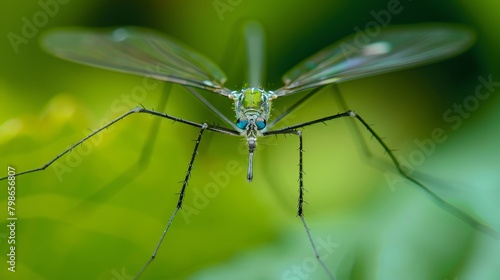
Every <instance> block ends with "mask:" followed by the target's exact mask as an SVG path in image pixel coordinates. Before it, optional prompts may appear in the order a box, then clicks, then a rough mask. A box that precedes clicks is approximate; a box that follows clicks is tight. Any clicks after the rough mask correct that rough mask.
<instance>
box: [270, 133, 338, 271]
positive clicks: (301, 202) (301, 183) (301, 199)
mask: <svg viewBox="0 0 500 280" xmlns="http://www.w3.org/2000/svg"><path fill="white" fill-rule="evenodd" d="M272 134H275V135H277V134H295V135H297V136H298V137H299V199H298V205H297V215H298V216H299V217H300V220H301V221H302V224H303V225H304V229H305V230H306V233H307V237H308V238H309V242H310V243H311V247H312V249H313V251H314V256H315V257H316V259H317V260H318V262H319V263H320V265H321V266H322V267H323V269H324V270H325V272H326V273H327V274H328V278H329V279H330V280H335V277H333V274H332V272H331V271H330V270H329V269H328V267H327V266H326V264H325V263H324V262H323V260H322V259H321V257H320V255H319V253H318V250H317V249H316V244H315V243H314V241H313V239H312V236H311V230H310V229H309V227H308V226H307V223H306V220H305V218H304V208H303V206H304V164H303V153H304V149H303V147H304V146H303V141H302V132H301V131H300V130H295V129H289V130H288V129H285V130H278V131H274V133H272Z"/></svg>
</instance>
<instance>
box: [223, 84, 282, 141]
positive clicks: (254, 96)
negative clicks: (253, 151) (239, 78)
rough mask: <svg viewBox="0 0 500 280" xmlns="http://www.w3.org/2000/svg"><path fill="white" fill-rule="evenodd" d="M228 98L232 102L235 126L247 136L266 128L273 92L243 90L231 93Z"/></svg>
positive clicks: (257, 89) (253, 89)
mask: <svg viewBox="0 0 500 280" xmlns="http://www.w3.org/2000/svg"><path fill="white" fill-rule="evenodd" d="M230 98H232V99H233V100H234V111H235V113H236V126H237V127H238V128H239V129H241V131H242V132H244V131H246V132H247V135H248V134H249V132H253V133H250V134H255V136H257V131H260V130H263V129H265V128H266V124H267V119H268V118H269V113H270V111H271V100H272V99H274V98H276V96H275V95H274V93H273V92H271V91H270V92H266V91H265V90H263V89H260V88H254V87H251V88H244V89H243V90H241V91H240V92H237V91H235V92H233V93H232V94H231V95H230Z"/></svg>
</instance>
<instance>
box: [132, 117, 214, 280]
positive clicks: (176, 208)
mask: <svg viewBox="0 0 500 280" xmlns="http://www.w3.org/2000/svg"><path fill="white" fill-rule="evenodd" d="M207 128H208V125H207V124H203V125H202V127H201V130H200V134H198V139H196V144H195V146H194V150H193V154H192V155H191V160H190V162H189V166H188V169H187V172H186V177H184V182H183V183H182V188H181V191H180V192H179V200H178V201H177V206H176V207H175V210H174V212H173V213H172V216H170V219H169V220H168V223H167V225H166V226H165V229H164V230H163V233H162V235H161V237H160V240H159V241H158V243H157V244H156V247H155V249H154V251H153V254H152V255H151V257H150V258H149V260H148V261H147V262H146V263H145V264H144V265H143V266H142V268H141V270H139V272H138V273H137V275H136V276H135V277H134V279H138V278H139V276H140V275H141V274H142V272H144V270H145V269H146V268H147V267H148V265H149V264H150V263H151V262H152V261H153V260H154V259H155V257H156V253H157V252H158V249H159V248H160V246H161V243H162V242H163V239H164V238H165V235H166V234H167V232H168V229H169V228H170V225H171V224H172V222H173V221H174V218H175V215H176V214H177V211H179V209H181V208H182V201H183V200H184V192H185V191H186V186H187V184H188V181H189V177H190V176H191V170H192V169H193V164H194V160H195V158H196V154H197V152H198V147H199V146H200V141H201V136H202V135H203V132H204V131H205V129H207Z"/></svg>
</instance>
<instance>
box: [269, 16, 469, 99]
mask: <svg viewBox="0 0 500 280" xmlns="http://www.w3.org/2000/svg"><path fill="white" fill-rule="evenodd" d="M372 32H373V31H366V32H361V33H357V34H353V35H351V36H348V37H346V38H344V39H343V40H340V41H338V42H336V43H334V44H333V45H330V46H328V47H326V48H324V49H323V50H321V51H320V52H318V53H316V54H314V55H313V56H311V57H309V58H308V59H306V60H304V61H302V62H301V63H299V64H298V65H296V66H295V67H293V68H292V69H290V70H289V71H288V72H287V73H285V75H283V78H282V79H283V82H284V84H285V86H284V87H282V88H280V89H278V90H276V91H275V93H276V94H277V95H278V96H281V95H286V94H291V93H295V92H298V91H302V90H306V89H311V88H314V87H317V86H320V85H326V84H331V83H338V82H342V81H347V80H352V79H357V78H361V77H366V76H371V75H375V74H380V73H384V72H389V71H395V70H399V69H402V68H407V67H412V66H415V65H420V64H424V63H429V62H432V61H436V60H439V59H444V58H446V57H450V56H453V55H456V54H458V53H460V52H462V51H464V50H465V49H467V48H468V47H469V46H470V45H471V44H472V42H473V41H474V37H475V36H474V33H473V32H472V31H471V30H469V29H468V28H466V27H464V26H461V25H450V24H447V25H442V24H425V25H408V26H398V27H390V28H389V27H388V28H382V29H381V30H380V32H378V34H377V35H376V36H370V34H372Z"/></svg>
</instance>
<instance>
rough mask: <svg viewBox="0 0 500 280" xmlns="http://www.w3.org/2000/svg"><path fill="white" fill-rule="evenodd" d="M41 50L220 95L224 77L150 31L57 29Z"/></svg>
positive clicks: (189, 51) (212, 65)
mask: <svg viewBox="0 0 500 280" xmlns="http://www.w3.org/2000/svg"><path fill="white" fill-rule="evenodd" d="M42 44H43V46H44V47H45V49H46V50H47V51H48V52H49V53H51V54H53V55H55V56H57V57H60V58H63V59H67V60H70V61H73V62H78V63H82V64H87V65H91V66H96V67H101V68H106V69H110V70H114V71H119V72H125V73H130V74H136V75H140V76H147V77H151V78H154V79H157V80H162V81H167V82H172V83H177V84H181V85H187V86H193V87H197V88H201V89H205V90H209V91H212V92H215V93H219V94H221V95H225V96H227V95H229V93H230V90H228V89H227V88H225V87H223V84H224V82H225V81H226V76H225V75H224V73H223V72H222V71H221V70H220V69H219V68H218V67H217V65H216V64H215V63H213V62H212V61H210V60H209V59H207V58H205V57H204V56H203V55H201V54H199V53H197V52H196V51H194V50H192V49H190V48H189V47H187V46H185V45H183V44H182V43H179V42H177V41H176V40H175V39H172V38H170V37H167V36H166V35H163V34H160V33H157V32H155V31H152V30H148V29H145V28H138V27H126V28H118V29H115V30H113V31H108V32H104V31H94V30H89V29H76V28H74V29H61V30H55V31H52V32H50V33H48V34H47V35H46V36H45V37H44V39H43V42H42Z"/></svg>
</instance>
